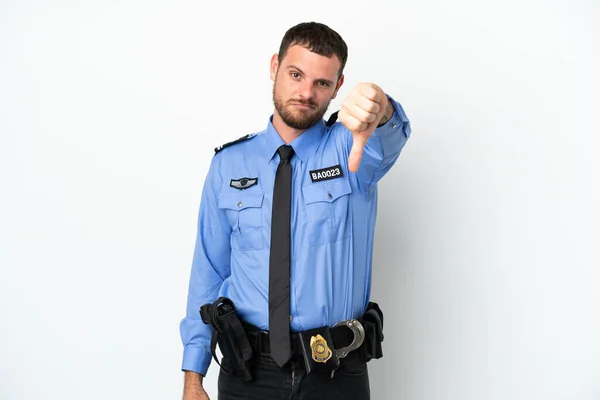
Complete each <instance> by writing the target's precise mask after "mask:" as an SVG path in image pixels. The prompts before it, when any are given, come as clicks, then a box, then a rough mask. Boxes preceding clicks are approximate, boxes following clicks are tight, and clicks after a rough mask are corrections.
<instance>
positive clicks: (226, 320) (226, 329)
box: [200, 297, 253, 381]
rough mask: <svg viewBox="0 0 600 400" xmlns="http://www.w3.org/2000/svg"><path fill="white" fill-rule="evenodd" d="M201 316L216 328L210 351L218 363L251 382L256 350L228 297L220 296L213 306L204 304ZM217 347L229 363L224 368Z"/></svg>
mask: <svg viewBox="0 0 600 400" xmlns="http://www.w3.org/2000/svg"><path fill="white" fill-rule="evenodd" d="M200 317H201V318H202V322H204V323H205V324H207V325H210V326H211V327H212V328H213V335H212V340H211V352H212V356H213V358H214V359H215V361H216V362H217V364H219V366H221V367H222V368H224V369H225V370H226V371H227V372H228V373H230V374H233V375H237V376H239V377H241V378H242V379H243V380H245V381H251V380H252V378H253V376H252V370H251V362H252V357H253V351H252V347H251V346H250V342H249V340H248V336H246V331H245V329H244V327H243V326H242V322H241V321H240V319H239V317H238V315H237V313H236V311H235V305H234V304H233V302H232V301H231V300H230V299H228V298H226V297H219V298H218V299H217V300H216V301H215V302H214V303H212V304H211V303H207V304H204V305H203V306H202V307H201V308H200ZM217 344H218V345H219V349H220V350H221V354H223V358H225V359H226V360H227V362H224V363H223V365H221V363H220V362H219V360H218V359H217V355H216V352H215V349H216V346H217Z"/></svg>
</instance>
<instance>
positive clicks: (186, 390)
mask: <svg viewBox="0 0 600 400" xmlns="http://www.w3.org/2000/svg"><path fill="white" fill-rule="evenodd" d="M203 379H204V377H203V376H202V375H201V374H199V373H198V372H194V371H185V374H184V383H183V394H184V396H185V395H200V394H203V393H204V388H203V387H202V380H203Z"/></svg>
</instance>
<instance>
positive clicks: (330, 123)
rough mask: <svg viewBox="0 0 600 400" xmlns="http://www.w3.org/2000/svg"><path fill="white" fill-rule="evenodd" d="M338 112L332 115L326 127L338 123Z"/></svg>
mask: <svg viewBox="0 0 600 400" xmlns="http://www.w3.org/2000/svg"><path fill="white" fill-rule="evenodd" d="M338 112H339V111H336V112H334V113H333V114H331V116H330V117H329V119H328V120H327V123H325V125H326V126H331V125H333V124H334V123H335V121H337V117H338Z"/></svg>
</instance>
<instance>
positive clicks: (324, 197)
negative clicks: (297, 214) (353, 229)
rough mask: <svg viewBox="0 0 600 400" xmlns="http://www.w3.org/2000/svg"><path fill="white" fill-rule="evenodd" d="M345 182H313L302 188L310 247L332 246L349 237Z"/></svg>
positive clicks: (348, 203) (348, 198) (340, 180)
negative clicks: (331, 244) (327, 244)
mask: <svg viewBox="0 0 600 400" xmlns="http://www.w3.org/2000/svg"><path fill="white" fill-rule="evenodd" d="M351 193H352V188H351V186H350V181H349V180H348V179H337V180H333V181H327V182H317V183H313V184H310V185H308V186H305V187H303V188H302V195H303V197H304V205H305V207H306V215H307V219H308V220H307V230H308V242H309V245H310V246H317V245H320V244H326V243H332V242H336V241H338V240H342V239H344V238H347V237H348V236H349V235H350V221H349V212H348V211H349V206H350V194H351Z"/></svg>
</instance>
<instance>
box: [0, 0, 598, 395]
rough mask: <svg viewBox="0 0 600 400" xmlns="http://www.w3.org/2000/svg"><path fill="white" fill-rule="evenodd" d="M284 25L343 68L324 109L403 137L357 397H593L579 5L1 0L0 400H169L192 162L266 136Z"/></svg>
mask: <svg viewBox="0 0 600 400" xmlns="http://www.w3.org/2000/svg"><path fill="white" fill-rule="evenodd" d="M252 13H256V14H255V15H254V16H252V15H251V14H252ZM305 20H315V21H319V22H324V23H327V24H328V25H330V26H331V27H332V28H334V29H336V30H337V31H338V32H339V33H340V34H341V35H342V36H343V37H344V39H345V40H346V41H347V43H348V46H349V48H350V52H349V61H348V65H347V68H346V71H345V72H346V83H345V85H344V86H343V87H342V90H341V93H340V95H341V96H340V98H338V99H337V100H335V101H334V102H333V103H332V105H331V109H330V112H333V111H334V110H335V109H337V108H338V107H339V101H340V100H341V98H342V97H343V95H345V94H346V93H347V92H348V90H349V89H350V88H351V87H352V86H353V85H354V84H356V83H357V82H359V81H371V82H375V83H377V84H379V85H380V86H381V87H382V88H384V90H386V92H388V93H390V94H391V95H392V96H394V97H395V98H396V99H397V100H399V101H400V102H401V103H402V104H403V106H404V107H405V110H406V112H407V113H408V115H409V117H410V119H411V123H412V128H413V134H412V137H411V139H410V141H409V143H408V144H407V145H406V147H405V149H404V151H403V153H402V155H401V157H400V159H399V161H398V163H397V164H396V166H395V167H394V168H393V169H392V171H391V172H390V173H389V174H388V175H387V176H386V177H384V179H383V180H382V182H381V185H380V213H379V218H378V225H377V237H376V240H377V243H376V248H375V271H374V281H373V300H375V301H378V302H379V303H380V304H381V305H382V308H383V309H384V312H385V313H386V319H385V329H386V339H385V342H384V351H385V357H384V358H383V359H381V360H377V361H374V362H373V363H371V364H370V371H371V382H372V390H373V398H374V399H386V400H387V399H389V400H391V399H402V400H507V399H510V400H538V399H539V400H559V399H561V400H563V399H564V400H597V399H600V289H599V286H600V271H599V270H600V255H599V250H598V247H599V238H600V228H599V226H600V212H599V211H598V209H599V208H600V190H599V188H598V181H599V180H600V179H599V177H598V175H599V173H598V172H599V171H600V161H599V157H598V147H599V145H600V139H599V135H600V129H599V128H598V123H597V115H598V112H599V109H600V108H599V107H600V104H599V101H598V93H599V91H600V84H599V78H598V71H600V55H599V54H600V51H599V49H600V28H599V27H600V5H599V4H598V2H597V1H595V0H587V1H584V0H571V1H566V0H563V1H541V0H540V1H535V0H518V1H517V0H508V1H506V0H505V1H497V2H492V1H476V0H471V1H469V0H455V1H452V2H449V1H445V2H443V1H431V0H429V1H423V0H407V1H395V2H391V1H390V2H380V1H379V2H376V1H369V2H367V1H364V2H362V3H358V2H357V3H350V2H347V1H336V2H325V1H302V2H297V3H289V4H288V3H285V2H279V1H278V2H275V1H273V2H241V1H239V2H233V1H227V2H218V3H217V2H210V3H209V2H200V1H191V0H176V1H162V2H159V1H142V0H131V1H121V2H118V1H114V0H111V1H96V2H91V1H89V2H86V3H84V2H79V1H67V0H55V1H52V2H50V1H33V0H32V1H22V0H20V1H16V0H15V1H6V0H4V1H1V2H0V133H1V137H0V140H1V141H0V183H1V185H0V191H1V196H0V205H1V208H0V324H1V329H0V399H2V400H26V399H27V400H29V399H36V400H37V399H44V400H45V399H48V400H51V399H52V400H54V399H60V400H74V399H78V400H79V399H88V400H92V399H161V400H162V399H178V398H180V396H181V390H182V382H183V376H182V372H181V371H180V364H181V352H182V347H181V343H180V338H179V321H180V319H181V318H182V317H183V316H184V312H185V299H186V290H187V283H188V282H187V279H188V275H189V268H190V265H191V256H192V250H193V243H194V239H195V228H196V216H197V209H198V204H199V199H200V193H201V187H202V183H203V180H204V176H205V174H206V172H207V167H208V165H209V162H210V159H211V157H212V154H213V148H214V147H216V146H217V145H219V144H221V143H223V142H226V141H229V140H232V139H236V138H238V137H240V136H242V135H244V134H246V133H251V132H255V131H259V130H262V129H263V128H264V127H265V126H266V123H267V118H268V116H269V115H270V114H271V113H272V101H271V89H272V86H271V85H272V83H271V81H270V79H269V73H268V68H269V59H270V57H271V55H272V54H273V53H275V52H276V51H277V49H278V46H279V42H280V40H281V37H282V36H283V34H284V32H285V30H286V29H287V28H289V27H290V26H292V25H294V24H296V23H298V22H301V21H305ZM328 115H329V113H328V114H327V115H326V116H328ZM215 366H216V364H214V363H213V365H212V366H211V369H210V371H209V375H208V377H207V378H206V387H207V390H208V392H209V394H210V395H211V396H212V398H213V399H216V377H217V374H216V371H217V369H216V367H215Z"/></svg>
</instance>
